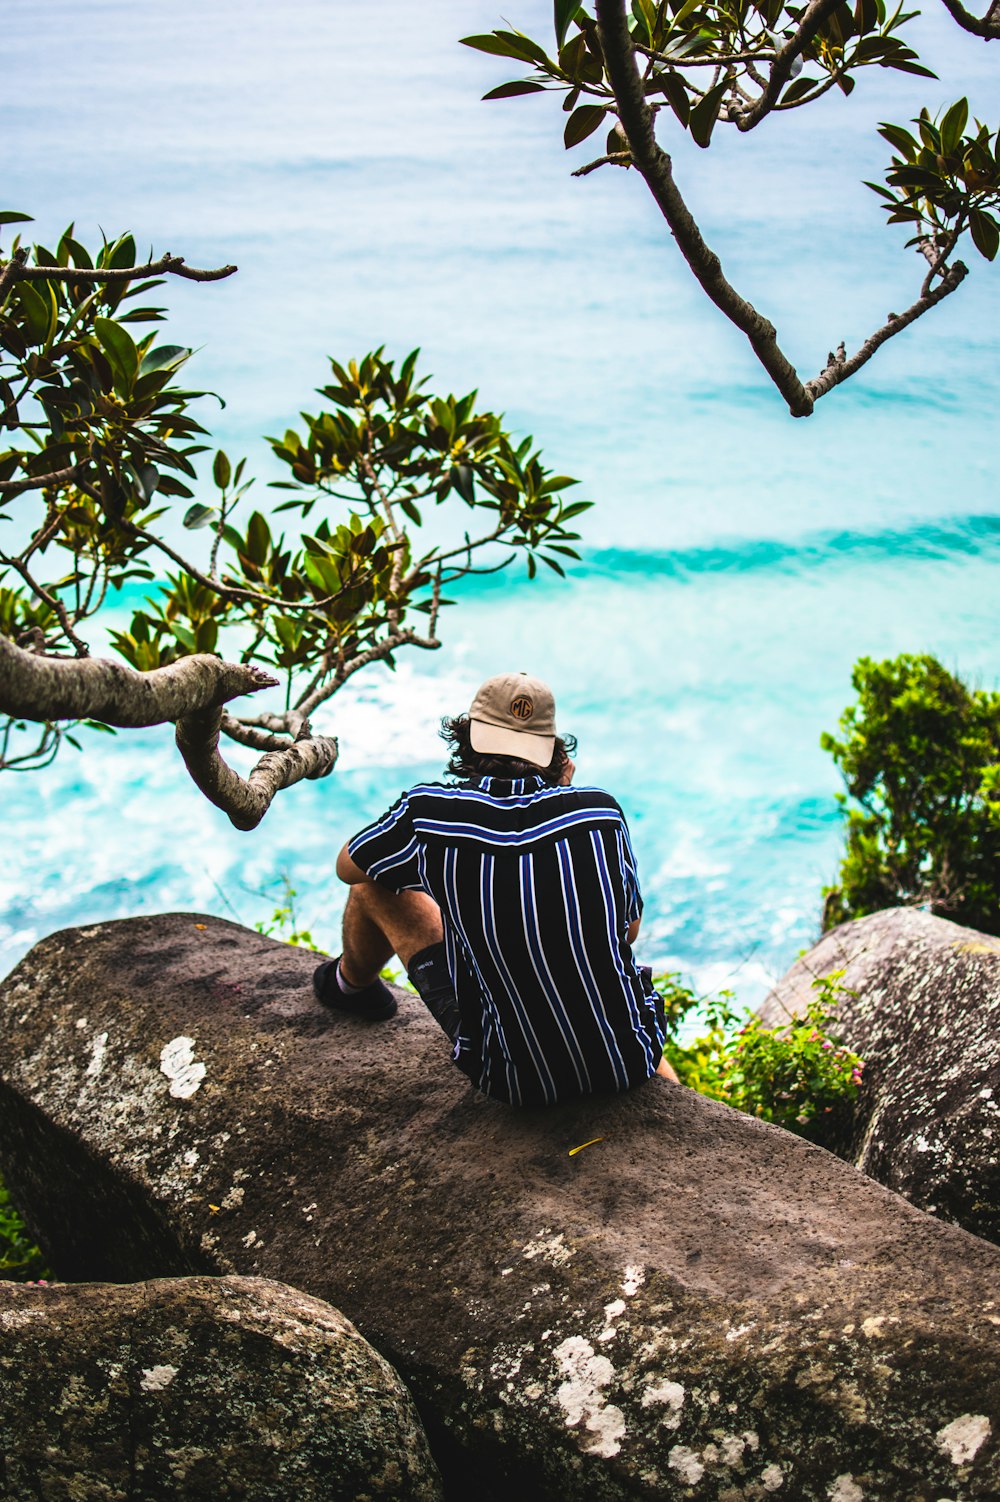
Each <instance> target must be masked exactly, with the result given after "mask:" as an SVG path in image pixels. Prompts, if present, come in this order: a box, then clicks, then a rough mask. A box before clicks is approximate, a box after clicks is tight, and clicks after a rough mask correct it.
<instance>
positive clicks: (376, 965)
mask: <svg viewBox="0 0 1000 1502" xmlns="http://www.w3.org/2000/svg"><path fill="white" fill-rule="evenodd" d="M443 939H444V927H443V925H442V923H441V909H440V908H439V907H438V905H437V903H436V902H435V901H434V899H433V897H428V895H427V893H426V892H398V893H397V892H389V891H386V889H385V888H384V887H379V886H378V885H377V884H376V883H375V882H373V881H365V882H358V883H357V884H356V885H355V886H352V887H351V889H350V892H349V893H348V897H347V906H346V907H345V909H344V946H343V955H342V957H341V961H340V973H341V975H342V976H343V977H344V980H345V981H346V982H347V984H348V985H349V986H369V985H371V984H372V982H373V981H375V980H377V979H378V977H379V974H380V972H381V971H382V970H383V969H384V968H385V965H386V963H387V962H388V961H389V960H390V959H391V958H392V956H393V955H394V954H395V955H396V956H397V957H398V958H399V960H400V962H401V963H402V965H403V967H404V969H405V968H406V966H407V965H409V963H410V960H411V959H412V958H413V956H414V955H415V954H419V952H420V950H421V949H427V948H428V946H429V945H431V944H440V943H441V942H442V940H443Z"/></svg>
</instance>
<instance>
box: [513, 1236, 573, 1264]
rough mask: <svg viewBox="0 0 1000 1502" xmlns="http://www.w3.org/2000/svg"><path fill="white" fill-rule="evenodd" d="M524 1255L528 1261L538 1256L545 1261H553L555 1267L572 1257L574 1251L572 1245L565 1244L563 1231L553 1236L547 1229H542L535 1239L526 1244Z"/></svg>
mask: <svg viewBox="0 0 1000 1502" xmlns="http://www.w3.org/2000/svg"><path fill="white" fill-rule="evenodd" d="M546 1238H547V1239H546ZM523 1255H524V1257H525V1258H526V1260H527V1261H528V1262H532V1261H534V1259H535V1258H536V1257H541V1258H542V1259H543V1261H545V1262H549V1263H551V1264H552V1266H553V1267H562V1266H563V1264H564V1263H566V1262H568V1261H569V1259H570V1258H571V1257H572V1255H573V1251H572V1248H571V1247H568V1246H566V1245H565V1243H564V1241H563V1233H562V1231H560V1232H559V1234H558V1236H552V1235H550V1234H549V1232H548V1231H547V1230H542V1231H539V1233H538V1236H537V1238H536V1239H535V1240H534V1241H529V1242H527V1243H526V1244H525V1246H524V1248H523Z"/></svg>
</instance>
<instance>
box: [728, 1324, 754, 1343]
mask: <svg viewBox="0 0 1000 1502" xmlns="http://www.w3.org/2000/svg"><path fill="white" fill-rule="evenodd" d="M756 1324H757V1322H756V1320H751V1322H750V1324H749V1325H734V1326H733V1328H732V1329H731V1330H727V1331H726V1339H727V1340H739V1338H740V1336H741V1335H749V1333H750V1331H751V1330H753V1329H755V1328H756Z"/></svg>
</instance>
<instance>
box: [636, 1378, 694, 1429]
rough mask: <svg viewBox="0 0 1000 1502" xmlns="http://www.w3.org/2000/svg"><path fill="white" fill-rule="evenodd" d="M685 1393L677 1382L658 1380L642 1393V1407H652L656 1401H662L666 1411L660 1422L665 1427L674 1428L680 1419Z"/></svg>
mask: <svg viewBox="0 0 1000 1502" xmlns="http://www.w3.org/2000/svg"><path fill="white" fill-rule="evenodd" d="M685 1396H686V1394H685V1392H684V1388H683V1387H682V1386H681V1384H680V1383H679V1382H658V1383H657V1384H656V1386H655V1387H647V1388H646V1391H645V1392H644V1393H643V1395H642V1406H643V1408H652V1407H653V1406H654V1405H655V1404H657V1403H662V1404H663V1405H664V1406H665V1408H666V1409H667V1412H666V1413H665V1414H664V1415H663V1418H662V1419H661V1420H660V1422H661V1423H662V1424H663V1427H664V1428H665V1429H676V1428H677V1426H678V1425H679V1423H680V1421H681V1409H682V1408H683V1406H684V1398H685Z"/></svg>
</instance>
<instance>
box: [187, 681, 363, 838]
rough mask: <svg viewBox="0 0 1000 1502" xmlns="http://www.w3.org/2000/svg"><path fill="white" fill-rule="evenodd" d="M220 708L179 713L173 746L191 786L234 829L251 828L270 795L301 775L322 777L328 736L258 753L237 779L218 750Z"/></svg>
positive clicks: (328, 756)
mask: <svg viewBox="0 0 1000 1502" xmlns="http://www.w3.org/2000/svg"><path fill="white" fill-rule="evenodd" d="M223 714H224V711H223V709H222V707H221V706H217V707H215V708H211V709H205V710H200V711H199V712H197V713H196V714H189V715H184V716H183V717H182V718H181V719H179V720H178V721H177V747H178V750H179V751H180V753H181V756H182V757H183V758H184V765H185V766H186V767H187V769H188V771H189V772H190V774H191V776H192V778H193V780H194V782H195V784H196V786H197V787H198V788H199V789H200V790H201V792H202V793H204V795H205V797H206V798H207V799H208V800H209V802H210V803H214V804H215V806H216V808H221V809H222V810H223V812H224V813H226V814H228V815H229V820H230V823H231V824H234V825H235V826H236V828H237V829H242V830H250V829H256V827H257V825H258V824H259V823H260V821H261V819H263V817H264V815H265V814H266V813H267V811H268V809H269V808H270V806H271V804H272V802H273V800H274V797H275V794H276V793H279V792H281V790H282V789H283V788H287V787H291V786H292V785H293V784H294V783H296V782H301V781H302V779H303V778H304V777H308V778H317V777H326V776H327V774H328V773H329V772H332V771H333V768H334V765H335V764H336V761H337V752H338V746H337V742H336V740H334V739H333V738H332V737H330V736H311V737H309V738H308V739H303V740H299V741H294V742H292V743H291V744H290V745H286V746H285V747H283V748H282V749H281V750H280V751H269V752H267V753H266V754H265V755H264V756H262V757H261V759H260V761H259V762H258V763H257V765H256V766H255V767H254V769H253V771H252V772H251V773H250V776H249V777H247V778H243V777H241V776H240V775H239V773H238V772H234V771H233V769H232V767H230V766H227V764H226V762H225V761H224V760H223V758H222V755H221V753H220V751H219V735H220V733H221V730H222V721H223Z"/></svg>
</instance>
